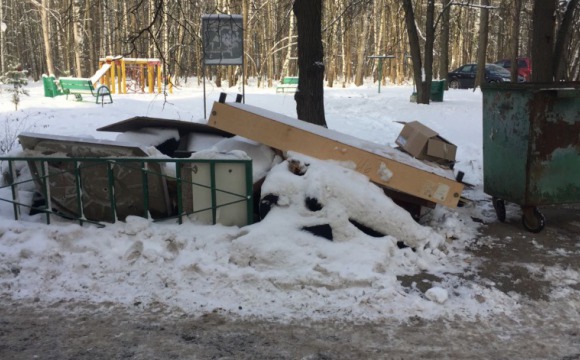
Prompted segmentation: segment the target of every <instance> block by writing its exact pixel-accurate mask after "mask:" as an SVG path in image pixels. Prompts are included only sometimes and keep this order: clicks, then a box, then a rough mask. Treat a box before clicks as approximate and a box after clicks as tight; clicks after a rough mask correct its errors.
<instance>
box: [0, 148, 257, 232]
mask: <svg viewBox="0 0 580 360" xmlns="http://www.w3.org/2000/svg"><path fill="white" fill-rule="evenodd" d="M0 161H1V164H2V165H3V166H2V171H3V174H4V185H2V186H0V201H1V202H8V203H11V204H12V206H13V211H14V218H15V219H16V220H20V219H21V218H22V214H21V211H22V210H21V208H25V209H26V208H28V209H30V211H31V212H34V213H44V214H45V215H46V223H47V224H50V218H51V216H52V215H56V216H59V217H63V218H66V219H70V220H75V221H78V222H79V223H80V224H81V225H82V224H83V223H85V222H86V223H92V224H96V225H99V226H104V225H105V224H104V222H108V223H114V222H115V221H117V220H124V219H125V218H126V217H127V216H130V215H135V216H142V217H145V218H152V219H153V220H154V221H162V220H168V219H177V222H178V223H179V224H181V223H182V221H183V217H184V216H190V215H193V216H197V217H198V218H200V219H202V221H204V222H206V223H211V224H216V223H224V222H225V225H241V226H243V225H246V224H251V223H252V222H253V200H252V192H253V184H252V161H251V160H237V159H234V160H230V159H191V158H188V159H175V158H171V159H167V158H163V159H161V158H141V157H133V158H129V157H111V158H74V157H55V156H44V157H42V156H41V157H39V156H36V157H28V156H19V157H0ZM17 162H25V163H26V166H28V168H29V169H30V176H29V177H28V178H24V176H18V175H19V174H17V168H18V166H16V163H17ZM21 167H22V165H20V168H21ZM31 183H33V184H34V185H33V186H34V189H35V192H36V194H39V195H40V196H41V198H42V199H41V200H42V201H40V202H38V201H36V202H32V201H31V202H30V203H29V204H26V203H23V202H22V201H20V198H21V196H20V195H21V194H20V193H21V191H28V192H30V189H31V187H32V186H31ZM8 188H9V189H10V191H7V189H8ZM221 220H223V222H222V221H221Z"/></svg>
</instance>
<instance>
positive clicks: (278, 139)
mask: <svg viewBox="0 0 580 360" xmlns="http://www.w3.org/2000/svg"><path fill="white" fill-rule="evenodd" d="M208 125H210V126H213V127H215V128H217V129H220V130H223V131H227V132H230V133H233V134H236V135H239V136H243V137H245V138H248V139H251V140H254V141H258V142H260V143H262V144H265V145H268V146H271V147H273V148H275V149H278V150H282V151H295V152H299V153H302V154H305V155H309V156H312V157H316V158H318V159H322V160H337V161H347V162H353V163H354V164H355V166H356V170H357V171H359V172H361V173H363V174H364V175H366V176H368V177H369V179H370V180H371V181H373V182H375V183H377V184H379V185H381V186H385V187H387V188H390V189H393V190H397V191H400V192H403V193H406V194H409V195H412V196H415V197H418V198H421V199H425V200H428V201H431V202H434V203H437V204H442V205H445V206H449V207H455V206H457V204H458V202H459V199H460V197H461V192H462V191H463V184H461V183H459V182H457V181H455V179H454V177H453V172H452V171H449V170H444V169H442V168H438V167H432V166H429V165H427V164H425V163H423V162H421V161H419V160H416V159H414V158H413V157H411V156H409V155H407V154H404V153H402V152H399V151H397V150H395V149H392V148H390V147H388V146H384V145H378V144H375V143H371V142H368V141H365V140H362V139H358V138H355V137H353V136H350V135H347V134H343V133H339V132H336V131H333V130H330V129H327V128H324V127H321V126H317V125H314V124H310V123H307V122H305V121H301V120H298V119H294V118H291V117H288V116H284V115H281V114H278V113H275V112H272V111H268V110H264V109H261V108H258V107H254V106H251V105H246V104H239V103H227V104H226V103H219V102H216V103H214V105H213V108H212V112H211V115H210V117H209V120H208Z"/></svg>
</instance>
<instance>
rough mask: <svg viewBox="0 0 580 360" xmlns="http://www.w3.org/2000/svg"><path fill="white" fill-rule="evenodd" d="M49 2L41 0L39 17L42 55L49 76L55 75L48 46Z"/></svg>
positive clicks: (50, 49) (50, 48)
mask: <svg viewBox="0 0 580 360" xmlns="http://www.w3.org/2000/svg"><path fill="white" fill-rule="evenodd" d="M48 6H49V0H42V5H41V7H40V17H41V22H42V38H43V39H44V54H45V56H46V71H47V72H48V74H49V75H55V72H54V63H53V61H52V47H51V46H50V23H49V21H48V12H49V11H50V9H49V7H48Z"/></svg>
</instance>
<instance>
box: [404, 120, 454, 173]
mask: <svg viewBox="0 0 580 360" xmlns="http://www.w3.org/2000/svg"><path fill="white" fill-rule="evenodd" d="M395 142H396V143H397V145H399V146H400V147H401V149H403V150H404V151H405V152H407V153H409V154H410V155H412V156H414V157H415V158H417V159H424V160H429V161H434V162H437V163H441V164H450V163H451V164H452V163H454V162H455V153H456V152H457V146H455V145H454V144H452V143H450V142H449V141H447V140H445V139H444V138H442V137H441V136H439V134H438V133H437V132H435V131H434V130H432V129H430V128H428V127H427V126H425V125H423V124H421V123H420V122H418V121H411V122H408V123H406V124H405V126H404V127H403V130H401V133H400V134H399V136H398V137H397V140H396V141H395Z"/></svg>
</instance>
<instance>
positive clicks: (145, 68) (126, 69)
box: [91, 56, 173, 94]
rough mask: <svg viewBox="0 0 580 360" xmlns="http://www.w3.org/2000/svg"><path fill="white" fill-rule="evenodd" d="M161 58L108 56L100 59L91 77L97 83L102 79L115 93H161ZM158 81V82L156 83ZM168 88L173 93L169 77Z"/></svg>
mask: <svg viewBox="0 0 580 360" xmlns="http://www.w3.org/2000/svg"><path fill="white" fill-rule="evenodd" d="M161 65H162V64H161V60H159V59H155V58H148V59H146V58H125V57H122V56H115V57H113V56H107V57H105V58H101V59H99V68H100V69H99V70H98V71H97V72H96V73H95V75H93V76H92V77H91V80H93V81H94V83H96V82H97V81H99V80H100V81H101V83H102V84H105V85H107V86H108V87H109V89H110V90H111V93H113V94H127V93H128V92H141V93H144V92H146V91H147V92H148V93H150V94H152V93H154V92H155V85H157V92H158V93H161V91H162V85H163V70H162V66H161ZM156 82H157V84H155V83H156ZM167 82H168V89H169V92H170V93H173V84H172V83H171V81H170V78H169V77H167Z"/></svg>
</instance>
